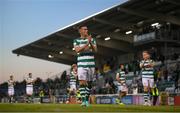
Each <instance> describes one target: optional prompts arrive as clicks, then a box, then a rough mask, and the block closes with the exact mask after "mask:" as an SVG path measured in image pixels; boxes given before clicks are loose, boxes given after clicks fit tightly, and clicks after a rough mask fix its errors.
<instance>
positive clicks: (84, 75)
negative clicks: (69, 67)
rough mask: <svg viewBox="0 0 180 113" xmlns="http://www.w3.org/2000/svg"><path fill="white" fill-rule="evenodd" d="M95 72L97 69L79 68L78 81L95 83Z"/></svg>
mask: <svg viewBox="0 0 180 113" xmlns="http://www.w3.org/2000/svg"><path fill="white" fill-rule="evenodd" d="M94 71H95V68H83V67H79V68H78V79H79V80H86V81H93V78H94V76H95V75H94Z"/></svg>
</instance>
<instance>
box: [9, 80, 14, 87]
mask: <svg viewBox="0 0 180 113" xmlns="http://www.w3.org/2000/svg"><path fill="white" fill-rule="evenodd" d="M8 87H9V88H12V87H14V81H13V80H8Z"/></svg>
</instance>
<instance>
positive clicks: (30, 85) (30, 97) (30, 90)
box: [26, 73, 34, 102]
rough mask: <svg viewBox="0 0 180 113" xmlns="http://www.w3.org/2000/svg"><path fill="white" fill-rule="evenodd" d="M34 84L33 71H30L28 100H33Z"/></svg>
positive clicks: (27, 82) (27, 84)
mask: <svg viewBox="0 0 180 113" xmlns="http://www.w3.org/2000/svg"><path fill="white" fill-rule="evenodd" d="M33 84H34V80H33V78H32V73H29V74H28V77H27V78H26V95H27V99H28V101H27V102H32V98H33V97H32V96H33Z"/></svg>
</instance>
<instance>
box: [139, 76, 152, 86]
mask: <svg viewBox="0 0 180 113" xmlns="http://www.w3.org/2000/svg"><path fill="white" fill-rule="evenodd" d="M142 83H143V86H145V87H148V86H149V87H150V88H153V86H154V78H150V77H149V78H148V77H147V78H145V77H144V78H142Z"/></svg>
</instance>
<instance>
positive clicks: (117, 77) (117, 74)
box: [116, 73, 120, 81]
mask: <svg viewBox="0 0 180 113" xmlns="http://www.w3.org/2000/svg"><path fill="white" fill-rule="evenodd" d="M119 76H120V75H119V73H116V80H117V81H119V80H120V79H119Z"/></svg>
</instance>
